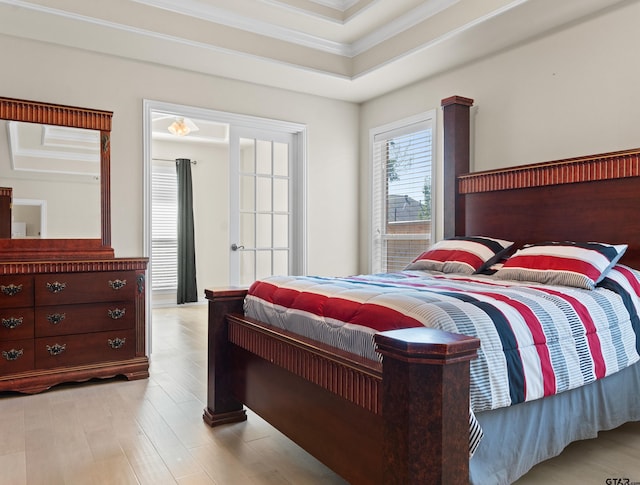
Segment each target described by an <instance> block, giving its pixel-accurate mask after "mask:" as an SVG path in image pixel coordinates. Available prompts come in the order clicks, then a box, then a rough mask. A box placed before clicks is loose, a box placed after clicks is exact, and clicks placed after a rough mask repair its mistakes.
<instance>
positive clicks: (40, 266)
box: [0, 258, 149, 275]
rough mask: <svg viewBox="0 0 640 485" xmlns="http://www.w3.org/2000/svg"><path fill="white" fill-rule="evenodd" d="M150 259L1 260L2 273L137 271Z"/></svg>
mask: <svg viewBox="0 0 640 485" xmlns="http://www.w3.org/2000/svg"><path fill="white" fill-rule="evenodd" d="M148 261H149V259H148V258H111V259H97V260H86V261H76V260H70V261H63V260H62V261H57V260H56V261H8V262H0V275H19V274H41V273H87V272H96V271H135V270H145V269H146V268H147V263H148Z"/></svg>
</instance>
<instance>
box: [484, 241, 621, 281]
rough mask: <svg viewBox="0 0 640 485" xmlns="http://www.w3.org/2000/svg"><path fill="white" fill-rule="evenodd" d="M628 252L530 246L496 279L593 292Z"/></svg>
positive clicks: (606, 247) (601, 246) (608, 247)
mask: <svg viewBox="0 0 640 485" xmlns="http://www.w3.org/2000/svg"><path fill="white" fill-rule="evenodd" d="M626 249H627V245H626V244H618V245H613V244H605V243H595V242H588V243H577V242H549V243H543V244H529V245H527V246H524V247H523V248H522V249H519V250H518V251H516V252H515V253H514V255H513V256H511V257H510V258H509V259H508V260H507V261H505V263H504V265H503V266H502V268H501V269H499V270H498V271H497V272H496V273H495V277H496V278H499V279H503V280H517V281H534V282H536V283H544V284H549V285H561V286H575V287H577V288H586V289H587V290H592V289H593V288H594V286H595V285H596V283H598V282H599V281H600V280H602V279H603V278H604V277H605V275H606V274H607V272H608V271H609V270H610V269H611V268H612V267H613V266H614V265H615V264H616V263H617V262H618V260H619V259H620V258H621V257H622V255H623V254H624V252H625V251H626Z"/></svg>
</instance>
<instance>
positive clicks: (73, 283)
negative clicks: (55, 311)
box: [35, 271, 137, 306]
mask: <svg viewBox="0 0 640 485" xmlns="http://www.w3.org/2000/svg"><path fill="white" fill-rule="evenodd" d="M136 285H137V282H136V273H135V271H112V272H95V273H59V274H44V275H36V277H35V304H36V305H37V306H42V305H62V304H69V303H90V302H99V301H124V300H133V299H134V297H135V295H136Z"/></svg>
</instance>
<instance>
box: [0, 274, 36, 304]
mask: <svg viewBox="0 0 640 485" xmlns="http://www.w3.org/2000/svg"><path fill="white" fill-rule="evenodd" d="M31 305H33V276H20V275H17V276H0V308H11V307H25V306H31Z"/></svg>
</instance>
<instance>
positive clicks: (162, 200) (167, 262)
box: [151, 162, 178, 290]
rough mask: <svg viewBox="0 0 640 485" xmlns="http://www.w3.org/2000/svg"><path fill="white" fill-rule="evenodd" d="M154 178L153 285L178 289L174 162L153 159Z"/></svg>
mask: <svg viewBox="0 0 640 485" xmlns="http://www.w3.org/2000/svg"><path fill="white" fill-rule="evenodd" d="M151 178H152V186H153V193H152V197H151V204H152V211H153V222H152V227H151V260H152V271H151V289H152V290H175V289H177V287H178V276H177V268H178V181H177V176H176V167H175V164H173V163H155V162H154V163H153V165H152V168H151Z"/></svg>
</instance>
